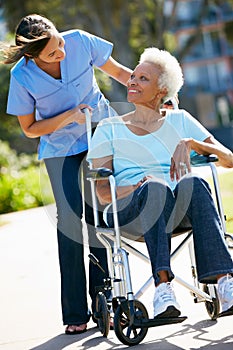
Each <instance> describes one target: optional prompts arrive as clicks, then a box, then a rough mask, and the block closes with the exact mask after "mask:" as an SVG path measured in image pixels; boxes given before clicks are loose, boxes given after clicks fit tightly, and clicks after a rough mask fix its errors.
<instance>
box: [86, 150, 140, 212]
mask: <svg viewBox="0 0 233 350" xmlns="http://www.w3.org/2000/svg"><path fill="white" fill-rule="evenodd" d="M92 164H93V168H102V167H103V168H107V169H110V170H113V162H112V156H107V157H103V158H95V159H93V160H92ZM142 182H143V180H142V181H140V182H138V183H137V184H136V185H132V186H117V188H116V195H117V199H121V198H125V197H127V196H128V195H129V194H130V193H132V192H133V191H135V190H136V189H137V188H138V187H139V186H140V185H141V184H142ZM96 195H97V198H98V200H99V202H100V204H102V205H106V204H109V203H111V201H112V198H111V190H110V185H109V181H108V180H97V181H96Z"/></svg>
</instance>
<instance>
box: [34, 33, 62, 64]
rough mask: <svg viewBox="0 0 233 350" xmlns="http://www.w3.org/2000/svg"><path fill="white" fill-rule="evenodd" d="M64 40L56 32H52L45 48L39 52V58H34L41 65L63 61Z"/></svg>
mask: <svg viewBox="0 0 233 350" xmlns="http://www.w3.org/2000/svg"><path fill="white" fill-rule="evenodd" d="M64 45H65V40H64V39H63V38H62V37H61V35H60V34H59V33H58V32H54V34H53V35H52V36H51V38H50V40H49V42H48V43H47V45H46V46H45V48H44V49H43V50H42V51H41V53H40V54H39V56H38V57H37V58H35V61H36V60H38V61H40V62H43V63H55V62H60V61H62V60H64V58H65V55H66V53H65V49H64Z"/></svg>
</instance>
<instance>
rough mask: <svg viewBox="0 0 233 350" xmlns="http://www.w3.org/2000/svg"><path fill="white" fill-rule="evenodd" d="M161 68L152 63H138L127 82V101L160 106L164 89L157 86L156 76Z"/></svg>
mask: <svg viewBox="0 0 233 350" xmlns="http://www.w3.org/2000/svg"><path fill="white" fill-rule="evenodd" d="M160 74H161V70H160V68H159V67H157V66H156V65H155V64H153V63H149V62H143V63H141V64H139V65H138V66H137V67H136V68H135V69H134V71H133V73H132V74H131V77H130V79H129V80H128V82H127V88H128V95H127V99H128V102H131V103H134V104H138V105H143V106H146V107H149V108H153V109H154V108H156V107H158V108H159V107H160V104H161V99H162V98H163V96H165V94H166V92H165V91H164V89H163V90H162V89H161V88H159V87H158V77H159V75H160Z"/></svg>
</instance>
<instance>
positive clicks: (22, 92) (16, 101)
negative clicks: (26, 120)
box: [7, 75, 35, 116]
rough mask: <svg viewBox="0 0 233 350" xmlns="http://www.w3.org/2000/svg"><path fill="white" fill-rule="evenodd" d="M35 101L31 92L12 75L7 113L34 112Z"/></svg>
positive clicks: (23, 113)
mask: <svg viewBox="0 0 233 350" xmlns="http://www.w3.org/2000/svg"><path fill="white" fill-rule="evenodd" d="M34 108H35V101H34V99H33V97H32V96H31V95H30V94H29V92H28V91H27V90H26V89H25V88H24V87H23V86H22V85H21V84H19V82H18V81H17V80H16V79H15V77H14V76H13V75H11V79H10V86H9V93H8V101H7V113H8V114H13V115H17V116H18V115H26V114H30V113H33V111H34Z"/></svg>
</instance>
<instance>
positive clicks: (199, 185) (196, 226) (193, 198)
mask: <svg viewBox="0 0 233 350" xmlns="http://www.w3.org/2000/svg"><path fill="white" fill-rule="evenodd" d="M175 194H176V197H177V201H176V207H175V208H176V212H177V213H178V215H179V213H181V212H183V213H185V212H186V213H187V216H188V218H189V220H190V222H191V225H192V228H193V238H194V248H195V256H196V262H197V272H198V277H199V280H200V282H202V283H216V281H217V276H218V275H221V274H227V273H230V272H233V263H232V258H231V255H230V253H229V251H228V249H227V246H226V243H225V240H224V233H223V230H222V225H221V221H220V218H219V215H218V213H217V210H216V207H215V204H214V201H213V198H212V195H211V192H210V189H209V186H208V184H207V182H206V181H205V180H203V179H201V178H199V177H197V176H192V177H190V176H188V177H184V178H183V179H182V180H181V181H180V182H179V184H178V186H177V188H176V190H175ZM179 216H180V215H179ZM216 252H218V254H217V255H216Z"/></svg>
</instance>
